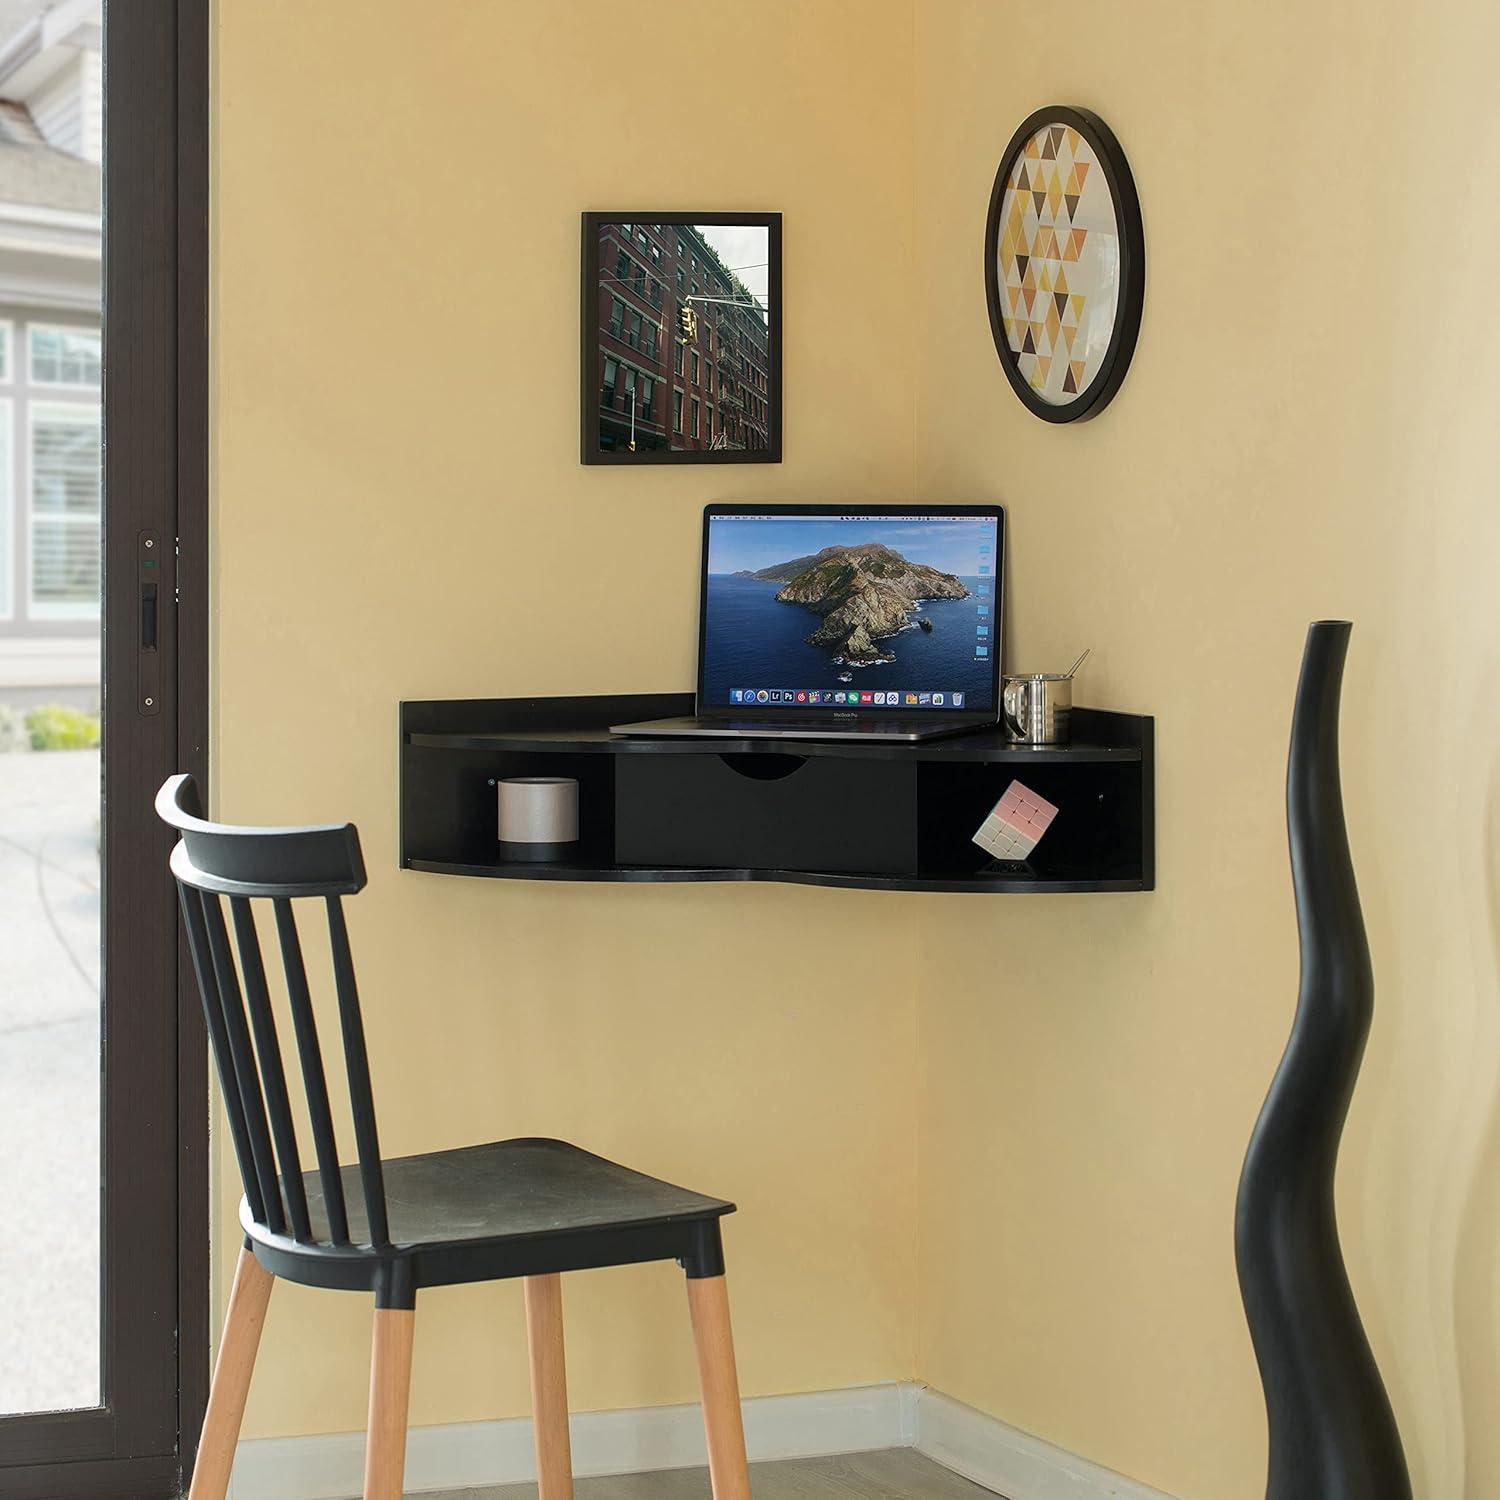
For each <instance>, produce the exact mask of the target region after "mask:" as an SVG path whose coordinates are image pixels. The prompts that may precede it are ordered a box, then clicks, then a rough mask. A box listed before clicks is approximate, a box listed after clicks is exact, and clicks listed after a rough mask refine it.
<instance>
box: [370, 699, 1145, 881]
mask: <svg viewBox="0 0 1500 1500" xmlns="http://www.w3.org/2000/svg"><path fill="white" fill-rule="evenodd" d="M692 711H693V699H692V695H691V694H690V693H655V694H652V693H641V694H632V695H627V696H620V697H589V698H482V699H454V700H433V701H415V702H406V703H403V704H402V705H401V841H400V848H401V864H402V866H403V867H404V868H406V869H409V870H424V871H427V872H429V873H433V874H440V875H471V876H481V877H488V878H491V879H509V880H593V881H599V880H605V881H611V880H612V881H621V880H627V881H674V880H776V881H790V882H794V883H797V884H802V885H830V886H849V887H854V888H860V889H869V890H892V891H984V892H992V893H999V892H1018V891H1149V890H1151V889H1153V888H1154V886H1155V880H1156V872H1155V841H1156V827H1155V812H1154V774H1155V768H1154V761H1153V723H1152V720H1151V719H1150V718H1148V717H1143V716H1141V715H1137V714H1120V713H1110V712H1105V711H1103V710H1099V709H1085V708H1075V709H1074V710H1073V741H1072V743H1071V744H1068V745H1058V746H1036V747H1032V746H1025V745H1012V744H1009V743H1008V742H1007V741H1006V739H1005V736H1004V734H1003V732H1002V731H1001V730H1000V729H999V728H998V727H997V728H995V729H988V730H982V731H979V732H976V733H973V734H965V735H956V736H953V737H952V738H949V739H939V740H932V741H929V742H928V743H926V744H910V743H907V744H898V745H892V744H872V743H871V744H862V743H860V742H858V741H849V740H843V741H839V740H828V741H811V740H802V741H796V742H795V743H794V742H789V741H786V740H755V739H743V740H725V739H709V740H702V739H696V740H695V739H684V738H671V737H663V738H661V739H641V738H635V737H632V738H629V739H624V738H620V737H618V736H615V735H612V734H610V732H609V727H608V726H609V725H610V724H619V723H624V722H626V721H632V720H641V719H657V718H666V717H669V716H672V715H678V714H687V713H691V712H692ZM507 776H571V777H575V778H576V779H577V781H578V795H579V839H578V842H577V844H576V845H572V846H569V850H568V853H567V854H566V855H564V856H563V857H562V858H560V859H559V860H557V861H555V862H542V863H538V862H531V861H524V862H523V861H512V860H509V859H507V858H506V857H505V856H504V855H503V854H502V852H501V848H502V846H501V845H500V843H499V842H498V840H497V838H496V791H495V783H496V782H497V781H498V780H499V779H501V778H502V777H507ZM1012 780H1020V781H1021V782H1022V783H1023V784H1024V785H1025V786H1027V787H1029V788H1030V789H1031V790H1032V791H1034V792H1037V793H1039V794H1040V795H1041V796H1043V797H1045V798H1046V799H1047V800H1048V801H1049V802H1052V803H1055V804H1056V806H1057V808H1058V815H1057V818H1056V820H1055V821H1054V822H1053V824H1052V826H1051V828H1050V829H1049V830H1048V832H1047V835H1046V837H1045V838H1044V839H1043V840H1042V841H1041V843H1040V844H1038V846H1037V848H1036V850H1035V851H1034V852H1033V854H1032V856H1031V859H1030V861H1029V862H1028V863H1027V864H1026V865H1024V866H1022V865H999V864H997V863H995V862H994V861H993V860H991V859H990V858H989V856H988V855H987V854H986V853H985V851H984V850H983V849H981V848H979V846H978V845H976V844H974V843H973V842H971V837H972V835H973V833H974V831H975V829H977V828H978V827H979V824H980V822H981V821H982V820H983V818H984V817H985V815H986V814H987V813H988V812H989V810H990V808H991V807H993V806H994V804H995V802H996V801H998V799H999V797H1000V795H1001V793H1002V792H1004V790H1005V788H1006V787H1007V786H1009V785H1010V783H1011V781H1012Z"/></svg>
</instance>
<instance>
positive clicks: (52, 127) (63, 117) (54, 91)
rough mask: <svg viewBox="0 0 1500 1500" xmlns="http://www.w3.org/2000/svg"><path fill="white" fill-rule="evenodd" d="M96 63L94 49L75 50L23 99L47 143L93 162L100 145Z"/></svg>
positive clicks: (101, 138)
mask: <svg viewBox="0 0 1500 1500" xmlns="http://www.w3.org/2000/svg"><path fill="white" fill-rule="evenodd" d="M99 65H100V59H99V54H98V53H97V52H77V53H75V54H74V55H73V56H72V57H71V58H70V59H69V60H68V61H67V62H66V63H65V64H64V65H63V66H62V67H60V68H59V69H58V70H57V72H55V73H54V74H53V75H52V76H51V77H50V78H49V79H48V80H47V81H46V83H45V84H43V85H42V86H41V88H39V89H38V90H37V91H36V93H34V94H33V95H32V96H31V98H30V99H28V100H27V101H26V102H27V105H28V106H29V108H30V110H31V118H32V119H33V120H34V121H36V128H37V129H38V130H40V131H41V133H42V136H43V138H44V139H45V140H46V142H47V144H48V145H49V146H56V147H57V149H58V150H59V151H66V152H68V153H70V154H71V155H73V156H82V157H85V158H86V159H87V160H89V161H93V162H97V161H99V160H101V156H102V153H101V147H102V145H103V128H102V121H101V119H100V118H99V116H100V115H101V114H102V109H101V108H100V99H99V97H98V89H99V73H98V71H97V70H98V68H99ZM91 83H92V86H93V92H94V94H95V97H94V99H93V100H90V99H89V85H90V84H91Z"/></svg>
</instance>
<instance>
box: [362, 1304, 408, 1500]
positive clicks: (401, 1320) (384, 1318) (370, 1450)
mask: <svg viewBox="0 0 1500 1500" xmlns="http://www.w3.org/2000/svg"><path fill="white" fill-rule="evenodd" d="M416 1321H417V1315H416V1312H415V1310H414V1309H412V1308H409V1307H377V1308H376V1309H375V1334H374V1338H373V1340H372V1341H371V1350H370V1427H369V1431H368V1433H367V1434H366V1436H365V1500H401V1484H402V1480H403V1479H404V1478H405V1477H406V1414H407V1407H408V1404H409V1402H410V1399H411V1342H412V1332H413V1329H414V1328H415V1326H416Z"/></svg>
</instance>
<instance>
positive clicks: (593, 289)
mask: <svg viewBox="0 0 1500 1500" xmlns="http://www.w3.org/2000/svg"><path fill="white" fill-rule="evenodd" d="M620 224H629V225H632V226H634V229H636V230H645V231H647V232H648V242H654V241H658V239H659V236H658V233H657V232H658V231H659V230H662V229H672V228H675V227H677V226H687V227H689V228H691V227H692V226H693V225H709V226H726V227H731V228H735V227H743V228H763V229H765V230H766V232H767V234H766V239H767V259H768V261H769V265H768V266H767V268H766V269H767V276H766V295H767V301H768V303H769V306H768V307H767V309H766V372H765V375H766V387H767V388H766V390H765V391H764V392H763V393H760V392H754V391H752V393H751V394H752V395H754V396H756V398H757V400H758V402H759V403H760V404H761V405H763V406H764V408H765V412H764V423H763V424H761V423H760V422H759V421H758V420H757V421H756V423H755V424H754V428H753V430H752V428H751V426H750V423H749V420H748V417H746V418H743V419H742V424H741V431H742V433H743V435H744V438H745V441H746V443H747V446H742V447H724V448H715V447H693V448H673V447H671V446H670V445H671V442H672V439H673V436H674V433H673V431H672V426H673V423H672V416H673V409H672V393H673V391H674V385H673V379H674V373H675V372H674V370H673V368H672V350H673V347H674V345H675V344H676V343H677V339H678V337H679V329H680V326H681V325H680V321H679V317H680V306H679V303H680V299H679V296H678V293H677V289H676V288H675V286H672V285H670V284H664V290H663V295H662V301H661V305H660V306H657V305H655V304H654V303H653V301H652V299H651V296H650V292H649V286H650V280H649V272H648V281H647V286H648V290H647V291H646V292H645V293H637V292H636V290H635V288H634V287H633V286H632V285H629V284H624V285H622V287H621V291H622V292H623V294H624V295H623V298H622V300H623V301H624V302H625V304H626V306H627V307H628V308H630V309H631V310H632V311H633V312H638V313H639V314H641V315H642V316H644V317H649V318H651V320H652V321H656V322H659V323H660V325H661V327H662V330H663V333H664V334H665V337H659V338H658V341H657V346H656V350H655V351H653V356H652V357H653V362H654V368H655V369H656V370H658V371H659V374H654V375H653V376H652V379H653V381H654V380H657V379H659V380H660V381H661V383H662V387H663V409H662V421H661V423H660V424H659V425H660V427H661V428H662V434H661V435H662V437H663V439H664V441H663V443H662V444H661V446H654V447H646V446H641V447H637V449H636V450H635V451H634V452H632V451H630V449H629V448H628V447H624V446H616V447H610V446H607V444H606V441H605V435H604V433H603V431H602V428H603V425H604V423H603V420H602V419H603V418H604V417H605V415H606V413H605V408H604V405H603V401H602V391H603V389H604V385H603V371H604V368H605V366H604V359H605V355H606V353H607V352H609V351H608V349H607V347H606V344H605V342H604V339H602V338H601V307H602V305H603V300H604V298H605V297H606V296H608V295H610V293H609V292H608V291H606V290H605V289H604V287H603V286H602V284H601V270H602V267H601V265H600V236H601V230H602V229H603V228H604V226H606V225H620ZM582 249H583V254H582V284H581V305H582V316H581V318H580V326H581V334H582V342H581V348H580V356H579V438H580V458H581V461H582V462H583V463H585V464H599V465H610V464H614V465H621V466H624V467H627V468H633V467H636V466H639V465H646V464H672V465H675V464H747V463H761V464H775V463H780V462H781V452H782V407H783V401H782V324H783V316H784V314H783V301H782V262H781V215H780V214H779V213H664V212H662V211H660V210H646V209H638V210H634V211H631V210H627V209H621V210H618V211H612V212H607V213H606V212H594V211H589V212H586V213H584V214H583V216H582ZM692 300H693V294H691V293H688V294H687V301H688V302H689V303H691V301H692ZM695 310H696V309H695ZM604 337H605V338H607V339H609V340H610V341H611V346H612V345H613V344H614V343H619V345H620V347H619V350H618V351H616V352H617V355H618V356H620V357H624V358H626V359H628V360H630V362H631V363H632V364H635V365H641V361H642V357H643V356H642V354H641V351H640V349H639V348H637V347H634V346H631V347H627V346H626V344H625V343H624V342H623V341H620V340H617V339H615V338H614V336H613V335H611V334H609V331H608V328H607V327H606V328H605V329H604ZM657 353H659V355H660V358H659V359H656V357H655V356H656V354H657ZM762 425H763V429H764V430H763V432H762V431H761V430H760V428H761V427H762ZM654 435H655V434H651V436H654ZM683 436H684V437H686V436H687V434H686V433H684V434H683ZM693 440H694V441H695V442H698V441H701V438H698V437H695V438H694V439H693ZM710 441H712V438H710ZM750 443H753V444H754V445H753V446H750V445H748V444H750Z"/></svg>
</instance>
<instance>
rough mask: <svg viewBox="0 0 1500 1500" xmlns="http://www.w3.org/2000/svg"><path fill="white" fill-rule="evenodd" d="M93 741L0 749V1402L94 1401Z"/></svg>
mask: <svg viewBox="0 0 1500 1500" xmlns="http://www.w3.org/2000/svg"><path fill="white" fill-rule="evenodd" d="M98 816H99V752H98V751H97V750H53V751H42V752H23V753H15V754H6V755H0V1143H3V1144H0V1204H4V1205H5V1208H4V1213H5V1220H6V1222H5V1228H4V1233H3V1235H0V1288H4V1302H5V1307H4V1315H3V1317H0V1413H4V1412H22V1411H47V1410H60V1409H64V1408H69V1407H79V1406H93V1405H95V1404H96V1403H97V1401H98V1400H99V1184H100V1157H99V1087H100V1072H99V1022H100V1013H99V853H98V833H97V820H98Z"/></svg>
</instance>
